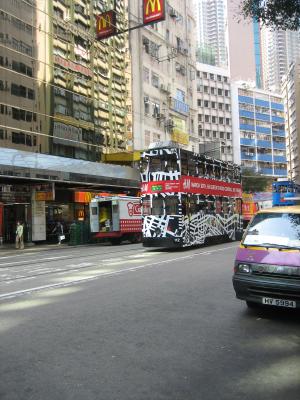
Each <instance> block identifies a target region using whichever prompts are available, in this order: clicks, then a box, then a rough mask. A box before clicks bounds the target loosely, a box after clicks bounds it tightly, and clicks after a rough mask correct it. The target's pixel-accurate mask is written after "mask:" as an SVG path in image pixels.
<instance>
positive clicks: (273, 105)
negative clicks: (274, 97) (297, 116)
mask: <svg viewBox="0 0 300 400" xmlns="http://www.w3.org/2000/svg"><path fill="white" fill-rule="evenodd" d="M271 108H272V109H273V110H278V111H284V106H283V104H280V103H271Z"/></svg>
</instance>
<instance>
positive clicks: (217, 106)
mask: <svg viewBox="0 0 300 400" xmlns="http://www.w3.org/2000/svg"><path fill="white" fill-rule="evenodd" d="M197 106H198V107H197V108H198V118H197V119H198V136H199V141H200V152H205V153H206V154H208V155H210V156H212V157H217V158H221V159H222V160H224V161H233V135H232V110H231V85H230V78H229V72H228V70H227V69H222V68H218V67H214V66H210V65H206V64H200V63H198V64H197Z"/></svg>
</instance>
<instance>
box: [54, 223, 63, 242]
mask: <svg viewBox="0 0 300 400" xmlns="http://www.w3.org/2000/svg"><path fill="white" fill-rule="evenodd" d="M52 233H56V235H57V240H58V244H61V241H62V240H64V239H65V235H64V227H63V225H62V223H61V222H60V221H58V222H57V223H56V225H55V227H54V229H53V231H52Z"/></svg>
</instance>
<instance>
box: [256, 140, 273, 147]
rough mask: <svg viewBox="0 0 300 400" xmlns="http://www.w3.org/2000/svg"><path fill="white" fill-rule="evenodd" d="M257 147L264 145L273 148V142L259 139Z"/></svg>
mask: <svg viewBox="0 0 300 400" xmlns="http://www.w3.org/2000/svg"><path fill="white" fill-rule="evenodd" d="M257 147H263V148H267V149H271V148H272V142H270V141H269V140H258V141H257Z"/></svg>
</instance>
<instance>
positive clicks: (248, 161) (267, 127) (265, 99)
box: [232, 82, 287, 177]
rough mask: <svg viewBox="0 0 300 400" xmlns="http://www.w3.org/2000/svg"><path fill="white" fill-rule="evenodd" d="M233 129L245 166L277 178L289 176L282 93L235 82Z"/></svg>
mask: <svg viewBox="0 0 300 400" xmlns="http://www.w3.org/2000/svg"><path fill="white" fill-rule="evenodd" d="M232 88H233V89H232V103H233V104H232V105H233V132H234V137H235V143H239V144H240V154H238V153H235V161H236V162H241V165H242V167H244V168H247V169H253V170H254V171H256V172H258V173H260V174H263V175H269V176H274V177H286V174H287V159H286V132H285V119H284V105H283V99H282V96H281V95H279V94H274V93H271V92H266V91H263V90H259V89H256V88H255V87H251V86H249V84H247V83H242V82H237V83H234V84H233V85H232Z"/></svg>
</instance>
